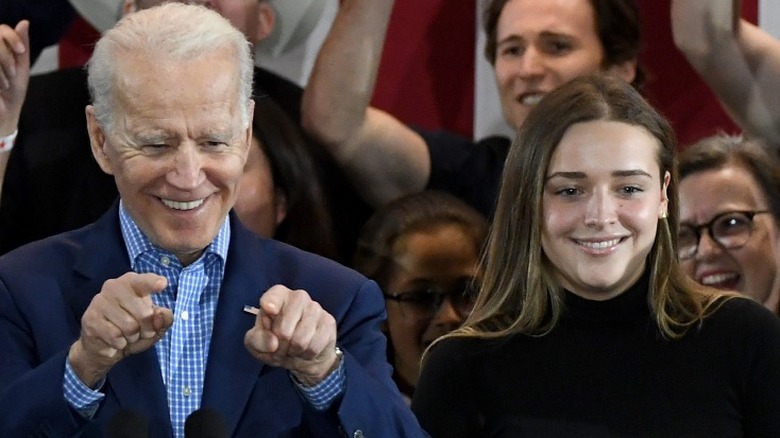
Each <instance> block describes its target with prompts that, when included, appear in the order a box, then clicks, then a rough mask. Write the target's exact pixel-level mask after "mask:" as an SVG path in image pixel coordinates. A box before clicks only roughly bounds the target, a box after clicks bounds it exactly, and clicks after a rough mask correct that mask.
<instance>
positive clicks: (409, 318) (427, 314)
mask: <svg viewBox="0 0 780 438" xmlns="http://www.w3.org/2000/svg"><path fill="white" fill-rule="evenodd" d="M478 257H479V248H478V247H477V244H476V243H475V242H474V237H473V236H472V235H471V234H470V233H467V232H466V231H465V230H464V229H463V227H462V226H461V225H460V224H443V225H438V226H435V227H434V228H428V229H426V230H425V231H413V232H410V233H407V234H404V235H401V236H399V237H398V238H397V240H396V241H395V242H394V244H393V251H392V258H393V271H392V272H393V274H392V277H391V278H390V279H389V281H388V283H387V286H386V288H385V294H386V305H387V331H388V334H389V337H390V341H391V342H392V346H393V350H394V352H395V364H394V366H395V368H396V372H398V373H399V374H400V375H401V376H402V377H403V378H404V380H405V381H406V382H408V383H409V384H410V385H412V386H416V384H417V376H418V374H419V366H420V359H421V357H422V354H423V352H424V351H425V348H426V347H427V346H428V345H430V344H431V343H432V342H433V341H434V340H435V339H436V338H438V337H439V336H441V335H444V334H446V333H448V332H450V331H452V330H454V329H455V328H457V327H459V326H460V325H461V324H462V323H463V321H464V319H465V316H466V315H467V314H468V312H469V311H470V310H471V306H472V304H473V299H474V298H475V297H476V293H475V292H474V291H473V289H472V288H471V287H470V286H471V284H472V281H473V280H474V278H475V277H476V276H477V262H478Z"/></svg>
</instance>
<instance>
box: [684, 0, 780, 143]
mask: <svg viewBox="0 0 780 438" xmlns="http://www.w3.org/2000/svg"><path fill="white" fill-rule="evenodd" d="M739 13H740V1H739V0H706V1H702V0H672V33H673V35H674V42H675V44H676V45H677V47H678V48H679V49H680V50H681V51H682V52H683V54H685V56H686V58H687V59H688V61H689V62H690V63H691V65H692V66H693V67H694V68H695V69H696V71H697V72H698V73H699V75H701V77H702V78H703V79H704V81H705V82H706V83H707V84H708V85H709V86H710V88H711V89H712V90H713V91H714V92H715V94H716V95H717V96H718V98H719V99H720V101H721V103H722V104H723V105H724V107H725V108H726V110H727V111H728V112H729V114H730V115H731V116H732V117H733V118H734V119H735V120H736V121H737V123H739V124H740V126H742V129H744V130H745V131H746V132H748V133H751V134H755V135H759V136H762V137H765V138H767V139H768V140H770V141H773V142H779V141H780V41H778V40H777V39H775V38H774V37H772V36H771V35H769V34H768V33H766V32H764V31H763V30H761V29H759V28H758V27H756V26H754V25H752V24H750V23H749V22H747V21H745V20H742V19H740V18H739Z"/></svg>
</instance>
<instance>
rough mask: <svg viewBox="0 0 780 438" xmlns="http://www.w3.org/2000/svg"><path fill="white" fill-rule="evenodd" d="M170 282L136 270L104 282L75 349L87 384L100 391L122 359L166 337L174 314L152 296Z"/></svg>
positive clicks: (73, 363)
mask: <svg viewBox="0 0 780 438" xmlns="http://www.w3.org/2000/svg"><path fill="white" fill-rule="evenodd" d="M166 284H167V280H166V279H165V277H161V276H159V275H156V274H137V273H135V272H128V273H127V274H124V275H122V276H121V277H119V278H116V279H112V280H108V281H106V282H105V283H103V288H102V289H101V291H100V293H98V294H97V295H95V297H94V298H93V299H92V302H91V303H90V304H89V307H87V310H86V311H85V312H84V316H82V318H81V337H79V340H78V341H76V342H75V343H74V344H73V345H72V346H71V348H70V353H69V359H70V362H71V366H73V369H74V371H75V372H76V374H77V375H78V376H79V378H80V379H81V381H82V382H84V383H85V384H86V385H87V386H89V387H94V386H95V384H97V383H98V382H99V381H100V380H101V379H102V378H103V377H105V375H106V374H107V373H108V371H109V370H110V369H111V367H113V366H114V365H116V364H117V363H118V362H119V361H120V360H122V359H124V358H125V357H127V356H128V355H131V354H135V353H140V352H142V351H145V350H146V349H148V348H149V347H151V346H152V345H154V344H155V343H156V342H157V341H159V340H160V339H161V338H162V337H163V335H165V331H166V330H167V329H168V328H169V327H170V326H171V325H172V324H173V313H172V312H171V310H170V309H166V308H163V307H157V306H155V305H154V304H153V303H152V298H151V296H150V295H151V294H153V293H158V292H160V291H162V290H163V289H165V286H166Z"/></svg>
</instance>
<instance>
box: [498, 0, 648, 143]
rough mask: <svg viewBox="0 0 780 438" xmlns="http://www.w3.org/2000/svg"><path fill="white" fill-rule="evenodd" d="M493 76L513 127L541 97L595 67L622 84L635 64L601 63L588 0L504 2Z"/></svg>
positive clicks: (602, 49)
mask: <svg viewBox="0 0 780 438" xmlns="http://www.w3.org/2000/svg"><path fill="white" fill-rule="evenodd" d="M496 42H497V45H496V54H495V55H496V57H495V59H496V60H495V66H494V67H495V75H496V83H497V85H498V91H499V95H500V98H501V107H502V109H503V114H504V118H505V119H506V121H507V122H508V123H509V124H510V125H511V126H512V127H514V128H515V129H517V128H519V127H520V126H522V124H523V122H524V121H525V119H526V117H527V116H528V112H529V111H530V110H531V108H532V107H533V106H534V105H536V103H538V102H539V100H541V98H542V97H544V95H546V94H547V93H549V92H550V91H552V90H554V89H556V88H558V87H559V86H561V85H563V84H564V83H566V82H568V81H570V80H572V79H574V78H576V77H579V76H583V75H587V74H591V73H594V72H597V71H600V70H604V71H607V72H609V73H611V74H615V75H617V76H618V77H620V78H622V79H624V80H625V81H627V82H631V81H632V80H633V79H634V74H635V68H636V63H635V62H630V63H626V64H625V65H623V64H621V65H618V66H608V67H605V66H604V59H605V54H604V47H603V45H602V43H601V40H600V39H599V36H598V33H597V30H596V16H595V10H594V9H593V6H592V5H591V3H590V1H589V0H509V1H508V2H507V3H506V5H505V6H504V8H503V10H502V11H501V15H500V16H499V19H498V25H497V28H496Z"/></svg>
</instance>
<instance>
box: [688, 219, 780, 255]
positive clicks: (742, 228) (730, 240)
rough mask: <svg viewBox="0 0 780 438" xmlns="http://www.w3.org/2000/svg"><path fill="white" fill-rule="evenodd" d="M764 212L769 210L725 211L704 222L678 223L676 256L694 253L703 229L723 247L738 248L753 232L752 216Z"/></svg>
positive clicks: (697, 247)
mask: <svg viewBox="0 0 780 438" xmlns="http://www.w3.org/2000/svg"><path fill="white" fill-rule="evenodd" d="M764 213H769V211H767V210H760V211H727V212H725V213H721V214H719V215H717V216H715V217H714V218H712V220H711V221H709V222H707V223H706V224H701V225H690V224H680V230H679V232H678V234H677V256H678V257H679V258H680V259H681V260H685V259H690V258H692V257H693V256H694V255H696V251H698V249H699V240H701V233H702V230H704V229H706V230H707V232H709V233H710V238H711V239H713V240H714V241H716V242H718V244H719V245H720V246H722V247H723V248H726V249H733V248H739V247H740V246H742V245H744V244H745V243H746V242H747V241H748V239H749V238H750V234H751V233H752V232H753V216H755V215H757V214H764Z"/></svg>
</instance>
